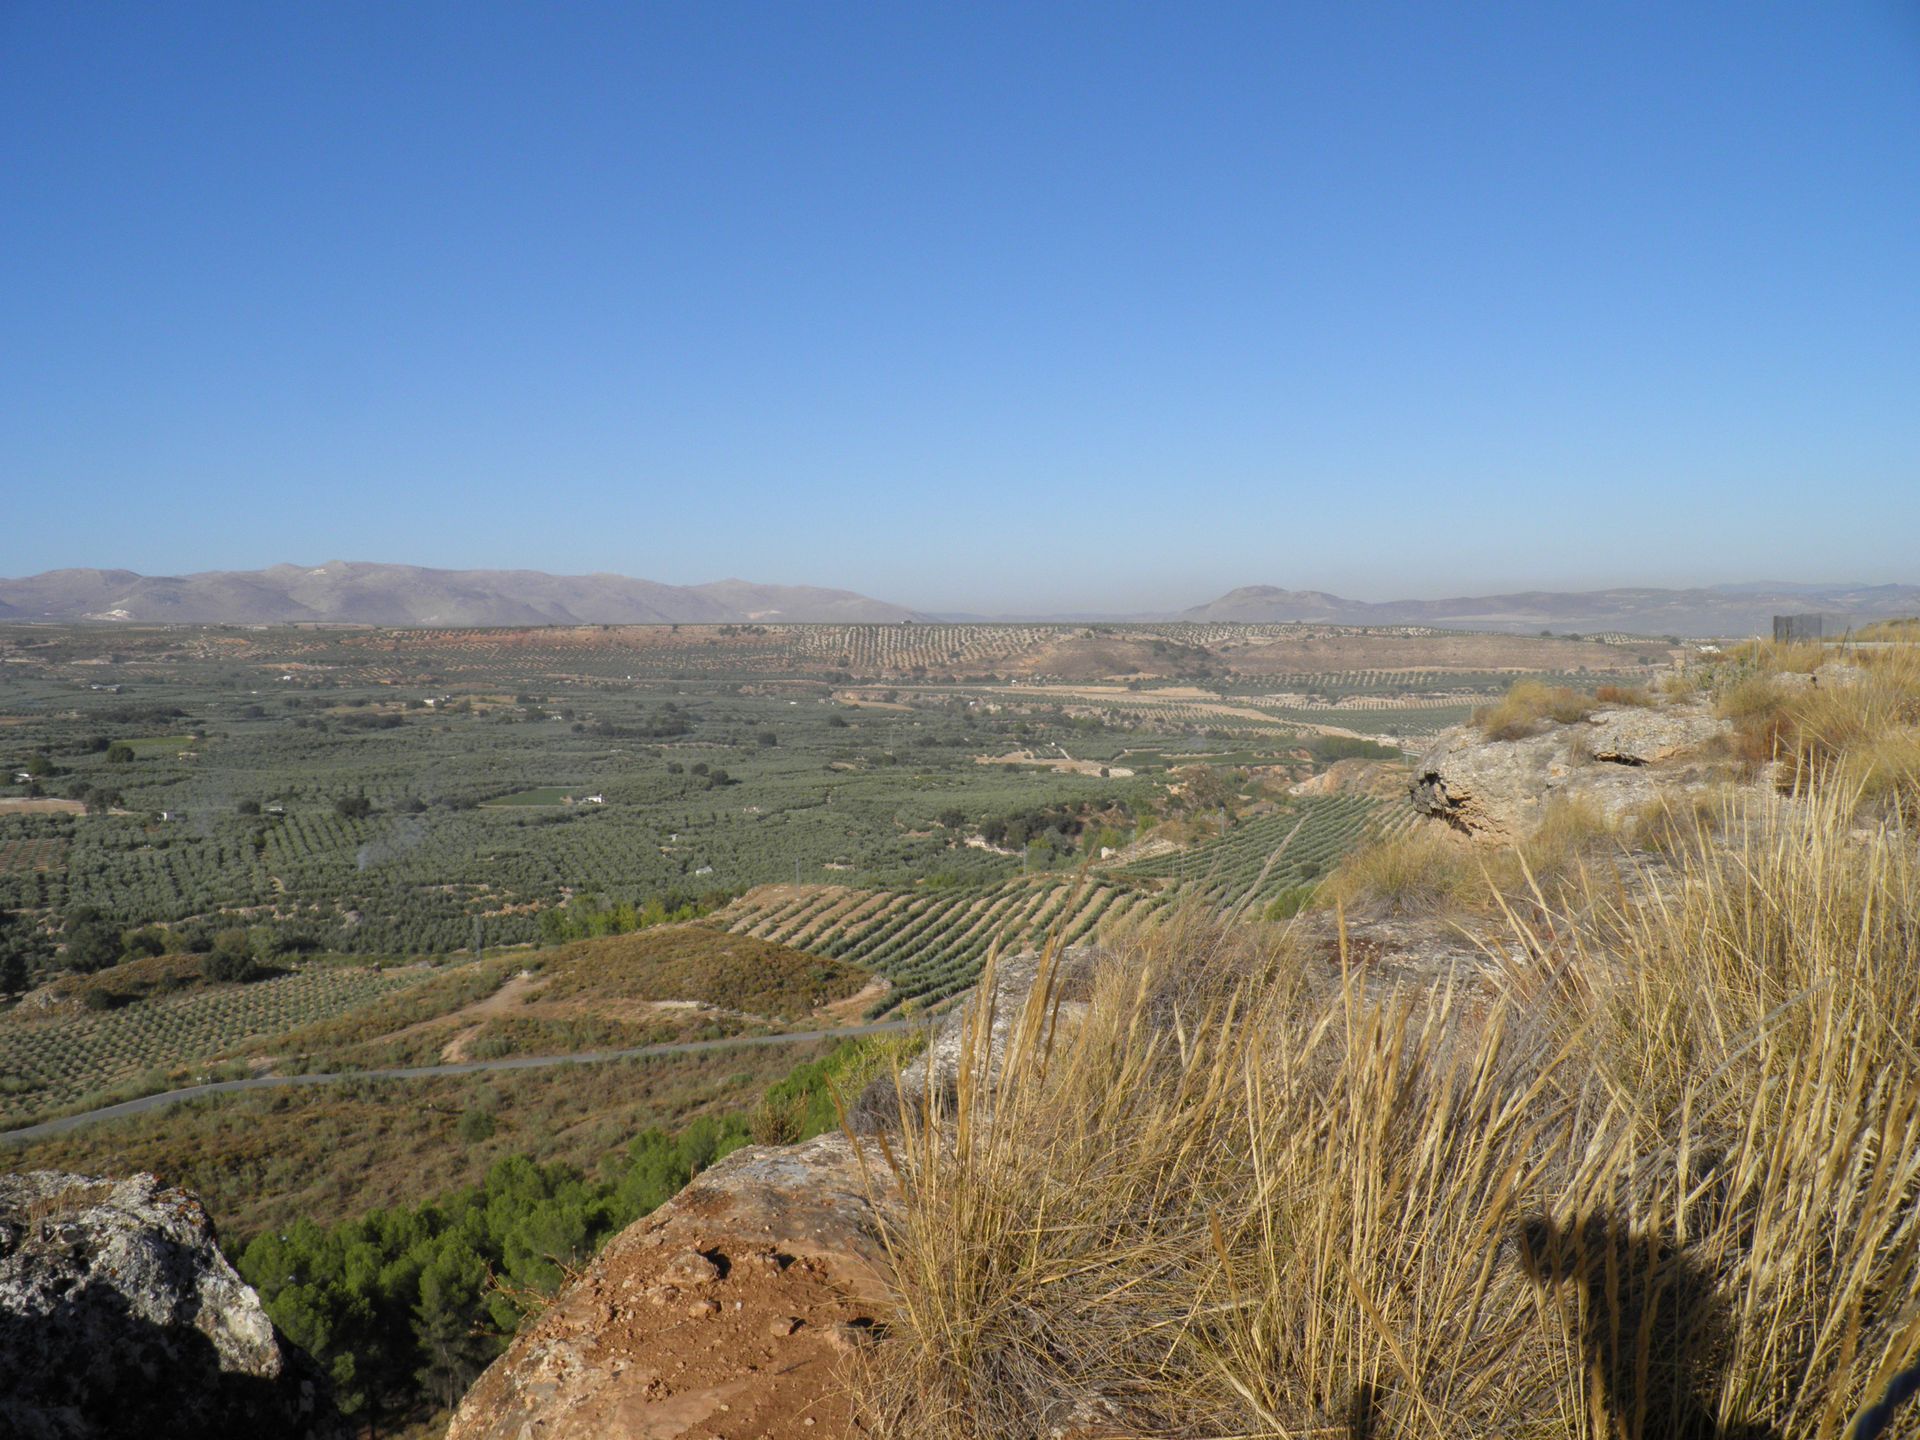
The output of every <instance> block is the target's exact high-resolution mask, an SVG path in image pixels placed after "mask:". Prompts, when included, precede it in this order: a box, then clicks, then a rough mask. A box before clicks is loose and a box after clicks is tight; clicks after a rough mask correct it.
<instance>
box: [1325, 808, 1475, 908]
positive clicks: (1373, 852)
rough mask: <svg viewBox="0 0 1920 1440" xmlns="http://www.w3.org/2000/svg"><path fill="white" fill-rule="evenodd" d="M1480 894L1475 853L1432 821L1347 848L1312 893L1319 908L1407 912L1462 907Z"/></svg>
mask: <svg viewBox="0 0 1920 1440" xmlns="http://www.w3.org/2000/svg"><path fill="white" fill-rule="evenodd" d="M1486 896H1487V880H1486V871H1485V869H1484V867H1483V866H1482V864H1481V861H1480V859H1479V857H1478V856H1477V855H1476V854H1475V853H1474V851H1473V849H1472V847H1471V846H1469V845H1467V844H1466V843H1464V842H1462V841H1460V840H1458V839H1456V838H1454V836H1452V835H1451V834H1449V833H1448V832H1446V831H1443V830H1441V829H1440V827H1438V826H1437V825H1421V826H1419V827H1417V828H1415V829H1413V830H1408V831H1403V832H1401V833H1400V834H1398V835H1393V836H1389V837H1387V838H1386V839H1384V840H1379V841H1376V842H1374V843H1373V844H1371V845H1367V846H1364V847H1362V848H1361V849H1358V850H1355V851H1353V852H1352V853H1351V854H1349V855H1347V856H1346V857H1345V858H1344V859H1343V860H1341V862H1340V863H1339V864H1338V865H1337V866H1335V867H1334V870H1333V872H1332V873H1331V874H1330V875H1328V876H1327V878H1326V879H1325V880H1323V881H1322V882H1321V883H1320V887H1319V889H1318V890H1316V891H1315V892H1314V899H1315V902H1316V903H1317V904H1320V905H1323V906H1331V905H1341V906H1344V907H1346V908H1347V909H1349V910H1361V909H1364V910H1367V911H1369V912H1375V913H1382V914H1387V915H1409V916H1412V915H1438V914H1443V913H1445V912H1448V911H1452V910H1458V909H1462V908H1468V907H1471V906H1474V905H1476V904H1478V903H1480V902H1481V901H1483V900H1484V899H1485V898H1486Z"/></svg>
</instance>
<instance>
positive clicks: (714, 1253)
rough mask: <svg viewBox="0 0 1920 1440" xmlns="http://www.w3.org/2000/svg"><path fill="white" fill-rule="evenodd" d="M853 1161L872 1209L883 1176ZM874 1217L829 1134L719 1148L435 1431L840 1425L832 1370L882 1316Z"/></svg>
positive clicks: (648, 1433)
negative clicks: (662, 1297)
mask: <svg viewBox="0 0 1920 1440" xmlns="http://www.w3.org/2000/svg"><path fill="white" fill-rule="evenodd" d="M865 1158H866V1163H867V1165H868V1166H869V1167H870V1169H869V1174H870V1175H871V1177H872V1180H873V1183H874V1185H875V1186H876V1189H877V1193H879V1194H880V1195H881V1196H882V1200H881V1204H882V1206H883V1207H884V1206H886V1205H888V1204H890V1201H889V1200H888V1199H887V1198H886V1196H887V1195H888V1194H889V1193H890V1192H889V1191H887V1190H886V1189H884V1188H881V1187H884V1186H885V1183H886V1182H887V1181H888V1180H889V1179H890V1176H889V1172H888V1171H887V1169H886V1165H885V1162H884V1160H882V1159H881V1157H880V1155H879V1153H878V1151H877V1149H871V1150H869V1151H868V1152H867V1154H866V1157H865ZM879 1220H880V1217H879V1216H878V1215H877V1214H876V1211H875V1207H874V1204H873V1203H872V1201H870V1200H869V1198H868V1191H867V1183H866V1181H865V1180H863V1178H862V1173H861V1157H860V1156H859V1155H857V1154H856V1152H855V1151H854V1148H853V1145H852V1142H850V1141H849V1140H848V1139H847V1138H846V1137H845V1136H844V1135H840V1134H837V1133H836V1134H828V1135H822V1136H820V1137H819V1138H817V1139H814V1140H809V1141H807V1142H806V1143H804V1144H801V1145H795V1146H788V1147H776V1146H750V1147H748V1148H747V1149H744V1150H738V1151H735V1152H734V1153H733V1154H732V1155H729V1156H728V1157H727V1158H726V1159H724V1160H722V1161H721V1162H720V1163H719V1164H717V1165H715V1166H714V1167H713V1168H712V1169H711V1170H708V1171H707V1172H705V1173H704V1174H702V1175H701V1176H699V1177H698V1178H697V1179H695V1180H694V1182H693V1183H692V1184H691V1185H689V1186H688V1187H687V1188H686V1189H685V1190H683V1191H681V1192H680V1194H679V1195H677V1196H675V1197H674V1198H673V1199H672V1200H670V1201H668V1202H667V1203H666V1204H665V1205H663V1206H661V1207H660V1208H659V1209H658V1210H656V1211H654V1213H653V1214H652V1215H650V1216H648V1217H647V1218H645V1219H644V1220H640V1221H638V1222H636V1223H635V1224H633V1225H631V1226H629V1227H628V1228H627V1229H626V1230H624V1231H622V1232H621V1233H620V1234H619V1235H617V1236H615V1237H614V1239H613V1241H612V1242H611V1243H610V1244H609V1245H608V1246H607V1248H606V1249H605V1250H603V1251H602V1252H601V1253H600V1255H599V1256H598V1258H596V1259H595V1260H594V1262H593V1263H592V1264H591V1265H590V1266H588V1267H587V1270H586V1273H585V1274H583V1275H582V1276H581V1277H580V1279H579V1280H578V1281H576V1282H575V1283H574V1284H572V1285H570V1286H568V1287H567V1288H566V1289H565V1290H564V1291H562V1292H561V1294H560V1295H559V1296H558V1298H556V1299H555V1301H554V1303H553V1305H552V1306H551V1307H550V1308H549V1309H548V1310H547V1311H546V1313H545V1314H543V1315H542V1316H541V1317H540V1318H539V1319H538V1320H537V1321H534V1322H533V1323H532V1324H530V1325H528V1326H527V1327H525V1328H524V1329H523V1330H522V1331H521V1332H520V1334H519V1335H518V1336H517V1337H516V1338H515V1340H514V1341H513V1343H512V1344H511V1345H510V1346H509V1347H508V1348H507V1351H506V1353H505V1354H504V1355H502V1356H501V1357H500V1358H499V1359H498V1360H496V1361H494V1363H493V1364H492V1365H491V1366H489V1367H488V1368H487V1371H486V1373H485V1374H483V1375H482V1376H481V1377H480V1379H479V1380H478V1381H476V1382H475V1384H474V1386H473V1388H472V1389H471V1390H469V1391H468V1392H467V1395H466V1398H465V1399H463V1400H462V1401H461V1402H460V1408H459V1410H458V1411H457V1412H456V1413H455V1415H454V1417H453V1423H452V1426H451V1427H450V1428H449V1429H448V1431H447V1440H521V1437H525V1436H535V1435H537V1436H539V1437H540V1440H641V1437H645V1440H668V1437H673V1436H679V1435H686V1436H689V1437H695V1436H697V1437H702V1440H705V1437H711V1436H714V1435H716V1434H724V1435H728V1436H767V1437H774V1440H780V1437H792V1440H797V1437H799V1436H801V1435H809V1436H817V1435H823V1434H824V1435H844V1434H847V1433H849V1431H850V1417H849V1410H848V1399H847V1393H846V1388H845V1384H844V1377H843V1373H842V1371H841V1368H840V1367H841V1366H842V1364H843V1363H844V1357H845V1355H846V1354H847V1353H849V1352H850V1350H851V1349H853V1348H854V1346H855V1341H854V1338H853V1337H856V1336H864V1335H866V1334H868V1333H870V1332H871V1331H872V1330H873V1329H874V1327H875V1320H874V1317H875V1316H876V1315H878V1314H879V1313H881V1312H880V1306H881V1304H882V1303H883V1301H884V1296H885V1287H884V1283H883V1280H882V1278H881V1277H882V1275H883V1272H884V1264H885V1248H884V1246H883V1245H882V1243H881V1241H880V1238H879V1231H878V1224H879ZM694 1261H698V1262H699V1263H698V1264H695V1263H693V1262H694ZM683 1287H684V1288H683ZM676 1290H677V1291H678V1292H679V1294H680V1299H679V1300H678V1301H676V1302H675V1303H673V1304H670V1305H665V1306H663V1305H660V1304H656V1303H650V1299H649V1297H650V1296H652V1295H657V1294H663V1293H665V1292H671V1291H676Z"/></svg>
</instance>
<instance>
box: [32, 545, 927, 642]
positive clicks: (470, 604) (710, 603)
mask: <svg viewBox="0 0 1920 1440" xmlns="http://www.w3.org/2000/svg"><path fill="white" fill-rule="evenodd" d="M919 618H922V617H921V616H920V614H919V612H917V611H914V610H910V609H908V608H906V607H905V606H901V605H893V604H890V603H888V602H886V601H884V600H875V599H873V598H871V597H870V596H866V595H859V594H855V593H854V592H853V591H851V590H834V589H826V588H822V587H819V586H812V585H761V584H756V583H754V582H750V581H745V580H734V579H729V580H717V581H713V582H710V583H708V584H704V585H666V584H662V583H660V582H658V581H654V580H640V579H635V578H633V577H631V576H626V575H614V574H609V573H606V572H600V573H596V574H591V575H552V574H548V573H547V572H545V571H541V570H440V569H433V568H430V567H427V566H422V565H391V564H383V563H377V562H371V561H348V560H329V561H327V562H325V563H324V564H321V565H313V566H308V565H292V564H280V565H270V566H267V567H266V568H265V569H261V570H206V571H200V572H198V573H195V574H190V575H142V574H139V573H138V572H136V571H132V570H118V569H115V570H102V569H88V568H74V569H66V570H48V571H43V572H42V573H40V574H38V575H29V576H24V577H21V578H18V579H0V620H16V621H42V622H45V621H69V622H71V621H103V622H112V621H118V622H123V623H146V624H183V625H194V624H198V625H211V624H237V625H247V624H267V625H273V624H281V625H287V624H357V625H396V626H449V627H454V626H516V625H608V624H613V625H633V624H676V625H677V624H727V623H749V622H754V621H815V622H842V623H891V622H896V621H902V620H914V619H919Z"/></svg>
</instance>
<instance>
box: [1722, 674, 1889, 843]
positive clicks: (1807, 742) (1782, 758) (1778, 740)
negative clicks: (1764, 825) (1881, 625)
mask: <svg viewBox="0 0 1920 1440" xmlns="http://www.w3.org/2000/svg"><path fill="white" fill-rule="evenodd" d="M1847 659H1848V661H1849V662H1850V663H1848V664H1846V665H1844V666H1840V667H1829V669H1828V670H1827V671H1826V672H1824V673H1823V674H1821V675H1816V676H1815V677H1814V681H1813V683H1811V684H1807V683H1797V684H1788V683H1785V682H1783V681H1781V680H1780V679H1778V678H1776V672H1772V671H1768V670H1761V671H1758V672H1755V673H1753V674H1750V675H1747V676H1745V677H1744V678H1741V679H1739V680H1737V681H1735V682H1734V683H1732V684H1730V685H1729V686H1728V687H1727V688H1726V690H1725V691H1724V692H1723V693H1722V695H1721V697H1720V710H1721V713H1722V714H1724V715H1726V716H1727V717H1728V718H1729V719H1731V720H1732V721H1733V722H1734V749H1735V753H1736V755H1737V756H1738V757H1739V758H1740V759H1741V760H1742V761H1743V762H1745V764H1746V765H1747V767H1748V769H1749V771H1750V772H1754V771H1757V770H1758V769H1759V768H1760V767H1761V766H1764V765H1766V764H1768V763H1770V762H1775V761H1777V762H1779V768H1778V771H1777V778H1778V783H1779V786H1780V788H1781V789H1782V790H1783V791H1786V792H1787V793H1790V794H1799V793H1804V792H1806V791H1808V790H1810V789H1812V788H1814V787H1816V786H1825V787H1828V788H1832V789H1835V790H1838V791H1845V792H1848V793H1851V794H1852V795H1853V796H1854V797H1855V800H1856V803H1858V804H1862V805H1865V806H1868V807H1871V808H1873V809H1875V810H1877V811H1884V810H1886V809H1888V808H1892V809H1898V810H1901V811H1903V812H1904V813H1905V814H1907V815H1908V816H1909V818H1912V817H1913V816H1914V815H1916V814H1917V813H1920V648H1910V647H1906V646H1901V647H1897V648H1893V649H1887V650H1862V651H1855V652H1850V653H1849V655H1848V657H1847Z"/></svg>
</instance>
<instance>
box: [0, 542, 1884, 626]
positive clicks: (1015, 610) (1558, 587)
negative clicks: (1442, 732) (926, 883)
mask: <svg viewBox="0 0 1920 1440" xmlns="http://www.w3.org/2000/svg"><path fill="white" fill-rule="evenodd" d="M339 563H346V564H372V565H401V566H415V565H420V564H421V562H419V561H415V560H402V559H374V558H370V557H368V556H365V555H332V556H328V557H326V558H325V559H323V560H298V559H283V560H269V561H266V562H263V563H262V564H259V565H246V566H235V567H224V566H223V567H215V573H218V572H219V571H223V570H228V569H232V570H239V571H243V572H244V571H252V570H266V569H271V568H273V567H275V566H279V565H286V566H291V567H293V568H296V569H318V568H321V567H323V566H326V565H331V564H339ZM53 568H54V569H84V570H106V571H111V570H134V571H135V573H138V574H141V575H143V576H154V577H176V576H185V575H191V574H196V573H207V572H201V571H189V570H184V569H180V568H173V569H159V570H138V569H137V567H134V566H129V565H111V564H106V565H84V566H61V567H53ZM421 568H426V569H438V570H451V571H458V570H495V571H503V572H510V571H527V572H531V573H536V574H545V575H553V576H562V577H565V576H584V575H590V574H612V575H620V576H624V577H625V578H628V579H637V580H649V581H654V582H657V583H660V584H666V585H679V586H699V585H710V584H719V583H724V582H726V581H730V580H742V581H746V582H749V583H752V584H759V585H795V586H815V587H819V588H822V589H832V590H849V591H852V592H854V593H857V594H861V595H864V596H866V597H868V598H870V599H874V600H880V601H885V602H888V603H890V604H895V605H900V606H904V607H906V608H907V609H910V610H915V611H918V612H921V613H923V614H928V615H969V616H977V617H978V618H980V619H983V620H997V619H1016V620H1017V619H1039V618H1047V617H1050V616H1059V617H1075V616H1085V617H1089V618H1121V617H1125V616H1127V615H1133V614H1152V613H1161V614H1171V613H1177V612H1179V611H1182V610H1186V609H1190V608H1195V607H1199V606H1203V605H1206V604H1208V603H1210V602H1212V601H1214V600H1218V599H1220V598H1221V597H1222V596H1224V595H1226V594H1228V593H1229V592H1231V591H1234V590H1239V589H1242V588H1248V587H1254V586H1274V587H1276V588H1280V589H1286V590H1295V591H1323V592H1326V593H1329V594H1333V595H1336V596H1338V597H1339V598H1340V599H1342V600H1351V601H1359V602H1361V603H1363V604H1381V603H1387V602H1392V601H1413V602H1420V601H1434V600H1452V599H1463V598H1475V597H1479V596H1494V595H1507V594H1521V593H1527V592H1535V591H1541V592H1550V593H1569V594H1579V593H1585V592H1592V591H1605V590H1626V589H1655V590H1675V591H1685V590H1712V589H1715V588H1720V587H1727V586H1732V587H1737V588H1742V589H1759V588H1762V587H1768V588H1778V589H1781V590H1784V591H1793V590H1801V589H1818V590H1842V589H1854V588H1865V587H1870V586H1877V585H1920V578H1916V576H1915V574H1914V572H1911V571H1909V572H1907V573H1905V574H1896V575H1893V576H1891V577H1888V578H1884V579H1879V578H1864V577H1860V576H1849V577H1842V578H1835V577H1831V576H1829V577H1824V578H1822V577H1813V578H1783V577H1781V576H1777V575H1771V576H1741V577H1737V578H1729V579H1725V580H1700V579H1693V580H1687V579H1682V580H1673V581H1659V580H1654V581H1618V582H1602V583H1598V584H1591V585H1566V584H1554V583H1545V584H1537V585H1489V584H1484V583H1482V584H1478V585H1467V584H1458V585H1454V586H1451V587H1443V588H1440V589H1435V590H1432V591H1426V592H1416V591H1414V590H1410V589H1409V590H1393V589H1391V588H1390V587H1384V586H1377V587H1375V588H1373V589H1371V590H1334V589H1332V588H1331V587H1328V586H1323V585H1308V584H1288V583H1286V582H1285V581H1284V580H1271V579H1242V580H1233V581H1230V582H1227V583H1222V584H1218V585H1216V586H1215V587H1214V588H1213V589H1211V590H1208V591H1206V592H1205V593H1199V592H1193V593H1178V592H1169V596H1170V598H1168V599H1167V600H1166V601H1164V603H1159V604H1153V603H1149V604H1142V605H1124V606H1123V605H1116V604H1111V603H1107V602H1105V601H1104V600H1103V598H1102V596H1101V595H1100V594H1098V593H1090V594H1087V595H1081V596H1078V597H1069V598H1068V599H1067V600H1064V601H1063V602H1062V603H1060V604H1057V605H1052V606H1045V607H1038V606H1012V605H1002V606H1000V607H998V608H995V609H987V610H979V609H973V608H972V607H969V606H965V605H943V604H938V603H929V602H927V601H925V600H923V599H922V598H921V597H920V596H918V595H915V594H890V593H885V592H881V591H875V590H868V589H863V588H862V587H860V586H859V585H854V584H849V583H846V582H844V581H842V580H841V579H839V578H837V577H834V576H830V575H829V576H822V575H787V574H782V575H774V576H763V575H746V574H737V573H731V572H730V573H727V574H724V575H694V576H691V577H689V578H678V577H674V576H668V575H663V574H653V573H646V572H640V571H632V570H613V571H585V570H573V569H567V568H565V567H558V568H549V567H546V566H541V565H526V564H514V565H498V566H480V565H447V566H421ZM35 573H45V572H35ZM23 578H27V577H26V576H24V575H3V576H0V580H13V579H23Z"/></svg>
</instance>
